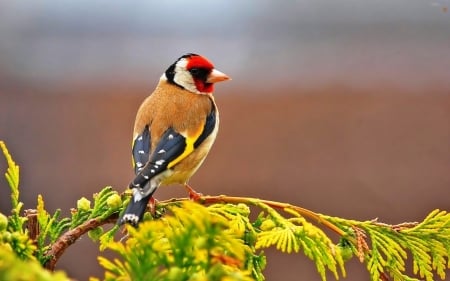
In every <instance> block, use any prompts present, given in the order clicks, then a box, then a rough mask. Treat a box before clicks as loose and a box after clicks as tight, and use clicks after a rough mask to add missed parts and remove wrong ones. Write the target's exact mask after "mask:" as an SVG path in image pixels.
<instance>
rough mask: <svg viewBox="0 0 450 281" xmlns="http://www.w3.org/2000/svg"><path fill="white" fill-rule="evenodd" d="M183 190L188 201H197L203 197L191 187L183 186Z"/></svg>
mask: <svg viewBox="0 0 450 281" xmlns="http://www.w3.org/2000/svg"><path fill="white" fill-rule="evenodd" d="M184 188H185V189H186V190H187V192H188V193H189V199H190V200H192V201H199V200H200V198H202V196H203V193H200V192H197V191H195V190H194V189H193V188H192V187H190V186H189V185H187V184H185V185H184Z"/></svg>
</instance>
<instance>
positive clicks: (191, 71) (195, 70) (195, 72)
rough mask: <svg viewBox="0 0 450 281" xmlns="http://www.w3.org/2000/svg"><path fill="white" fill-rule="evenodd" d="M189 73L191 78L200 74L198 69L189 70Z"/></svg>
mask: <svg viewBox="0 0 450 281" xmlns="http://www.w3.org/2000/svg"><path fill="white" fill-rule="evenodd" d="M189 72H190V73H191V74H192V75H193V76H195V75H198V74H199V73H200V68H191V69H190V70H189Z"/></svg>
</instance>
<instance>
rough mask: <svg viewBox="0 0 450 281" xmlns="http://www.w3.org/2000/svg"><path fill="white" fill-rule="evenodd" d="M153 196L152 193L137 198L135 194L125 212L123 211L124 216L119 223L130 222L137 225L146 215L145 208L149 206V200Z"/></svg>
mask: <svg viewBox="0 0 450 281" xmlns="http://www.w3.org/2000/svg"><path fill="white" fill-rule="evenodd" d="M151 197H152V194H149V195H147V196H145V197H141V198H140V199H139V200H135V195H133V197H132V198H131V200H130V203H128V206H127V208H126V209H125V212H123V214H122V217H120V219H119V220H118V224H119V225H122V224H124V223H129V224H131V225H133V226H137V225H138V223H139V222H140V221H141V220H142V217H143V216H144V213H145V209H146V208H147V204H148V201H149V200H150V198H151Z"/></svg>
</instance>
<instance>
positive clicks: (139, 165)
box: [136, 162, 144, 168]
mask: <svg viewBox="0 0 450 281" xmlns="http://www.w3.org/2000/svg"><path fill="white" fill-rule="evenodd" d="M136 166H137V167H138V168H140V167H142V166H144V165H143V164H142V163H141V162H136Z"/></svg>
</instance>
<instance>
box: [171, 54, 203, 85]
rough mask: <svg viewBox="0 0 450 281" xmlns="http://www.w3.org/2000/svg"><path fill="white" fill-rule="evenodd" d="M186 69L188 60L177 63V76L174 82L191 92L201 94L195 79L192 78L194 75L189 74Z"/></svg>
mask: <svg viewBox="0 0 450 281" xmlns="http://www.w3.org/2000/svg"><path fill="white" fill-rule="evenodd" d="M186 67H187V60H186V59H181V60H180V61H178V62H177V64H176V66H175V76H174V77H173V81H174V82H175V83H177V84H178V85H180V86H181V87H183V88H185V89H186V90H188V91H190V92H193V93H199V91H198V90H197V87H196V86H195V82H194V79H193V78H192V75H191V74H190V73H189V71H187V69H186Z"/></svg>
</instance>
